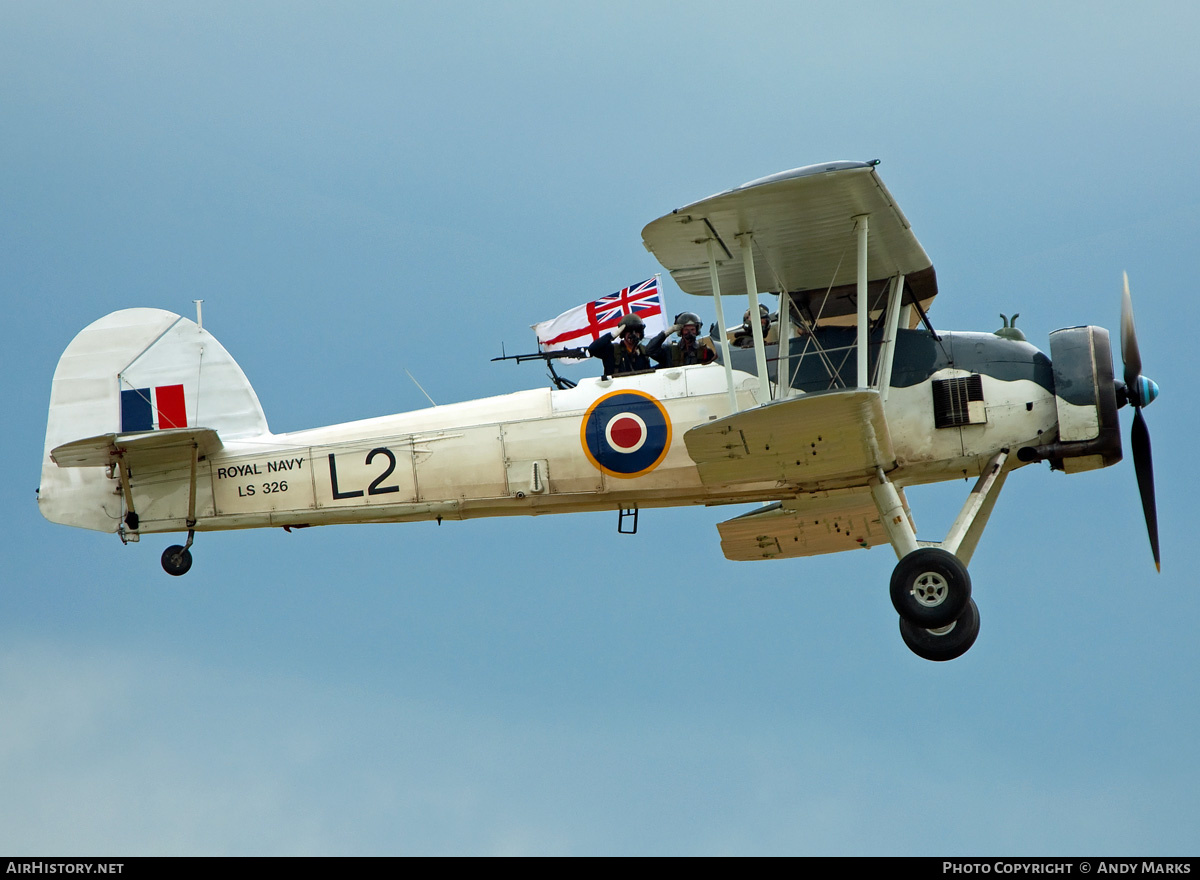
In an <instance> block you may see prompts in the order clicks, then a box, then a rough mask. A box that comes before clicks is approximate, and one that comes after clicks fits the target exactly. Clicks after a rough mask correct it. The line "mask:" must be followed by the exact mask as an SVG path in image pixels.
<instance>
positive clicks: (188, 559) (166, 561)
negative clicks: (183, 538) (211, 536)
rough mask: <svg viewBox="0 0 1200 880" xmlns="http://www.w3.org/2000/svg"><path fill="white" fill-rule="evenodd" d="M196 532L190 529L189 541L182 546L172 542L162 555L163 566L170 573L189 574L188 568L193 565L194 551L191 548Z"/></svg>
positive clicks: (177, 575) (176, 575) (176, 574)
mask: <svg viewBox="0 0 1200 880" xmlns="http://www.w3.org/2000/svg"><path fill="white" fill-rule="evenodd" d="M195 536H196V533H195V531H193V530H192V529H188V536H187V543H186V544H184V545H183V546H182V547H181V546H179V545H178V544H172V545H171V546H170V547H168V548H167V549H166V550H164V551H163V555H162V567H163V571H165V572H166V573H167V574H169V575H174V576H175V577H179V576H180V575H182V574H187V573H188V569H190V568H191V567H192V551H191V550H190V549H189V548H190V547H191V546H192V540H193V539H194V538H195Z"/></svg>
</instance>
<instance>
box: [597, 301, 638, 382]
mask: <svg viewBox="0 0 1200 880" xmlns="http://www.w3.org/2000/svg"><path fill="white" fill-rule="evenodd" d="M645 337H646V325H645V323H643V321H642V319H641V318H639V317H638V316H637V315H626V316H625V317H624V318H622V319H621V322H620V323H619V324H617V341H616V342H614V341H613V335H612V334H611V333H605V334H604V335H603V336H601V337H600V338H599V339H597V340H596V341H595V342H593V343H592V344H591V345H589V346H588V351H589V352H591V354H592V357H598V358H600V360H601V361H603V362H604V375H606V376H621V375H624V374H625V373H637V372H639V371H641V370H649V369H650V358H649V357H647V356H646V346H644V345H642V340H643V339H644V338H645Z"/></svg>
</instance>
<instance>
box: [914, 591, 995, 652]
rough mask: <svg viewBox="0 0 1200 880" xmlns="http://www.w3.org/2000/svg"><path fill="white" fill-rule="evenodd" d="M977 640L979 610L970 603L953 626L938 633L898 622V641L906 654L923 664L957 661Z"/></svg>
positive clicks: (973, 603)
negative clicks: (903, 645)
mask: <svg viewBox="0 0 1200 880" xmlns="http://www.w3.org/2000/svg"><path fill="white" fill-rule="evenodd" d="M978 636H979V609H978V608H977V607H975V600H974V599H968V600H967V607H966V608H965V609H964V610H963V613H962V614H960V615H959V616H958V619H957V620H956V621H954V623H952V624H951V625H950V626H949V627H943V628H942V629H940V630H928V629H922V628H921V627H918V626H913V625H912V624H911V623H909V622H908V621H907V620H905V619H904V618H903V617H902V618H900V638H902V639H904V644H906V645H908V649H909V650H910V651H912V652H913V653H914V654H916V655H917V656H918V657H921V658H922V659H925V660H933V661H935V662H937V661H942V660H953V659H954V658H955V657H961V656H962V655H963V654H965V653H967V651H968V650H970V648H971V646H972V645H973V644H975V639H976V638H978Z"/></svg>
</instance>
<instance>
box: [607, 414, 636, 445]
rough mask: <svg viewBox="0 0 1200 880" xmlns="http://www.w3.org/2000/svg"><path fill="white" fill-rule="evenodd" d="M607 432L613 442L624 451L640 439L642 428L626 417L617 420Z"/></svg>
mask: <svg viewBox="0 0 1200 880" xmlns="http://www.w3.org/2000/svg"><path fill="white" fill-rule="evenodd" d="M609 431H610V433H611V435H612V438H613V442H614V443H616V444H617V445H618V446H623V447H625V448H626V449H628V448H629V447H630V446H632V445H633V444H635V443H637V442H638V441H639V440H641V439H642V426H641V425H639V424H638V423H637V422H635V421H634V420H633V419H631V418H629V417H628V416H625V417H624V418H619V419H617V420H616V421H615V422H614V423H613V426H612V428H610V429H609Z"/></svg>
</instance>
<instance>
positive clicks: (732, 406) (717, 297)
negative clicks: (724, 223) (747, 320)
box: [706, 225, 738, 415]
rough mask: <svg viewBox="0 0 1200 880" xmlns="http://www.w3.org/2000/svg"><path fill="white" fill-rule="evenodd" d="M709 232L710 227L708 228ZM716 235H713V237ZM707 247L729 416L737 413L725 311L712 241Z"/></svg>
mask: <svg viewBox="0 0 1200 880" xmlns="http://www.w3.org/2000/svg"><path fill="white" fill-rule="evenodd" d="M708 228H709V229H710V230H711V229H712V226H711V225H710V226H709V227H708ZM715 234H716V233H714V236H715ZM706 244H707V245H708V274H709V278H710V280H711V282H712V294H713V311H715V312H716V313H717V332H718V333H720V334H721V347H722V348H723V349H724V353H725V356H724V357H723V358H721V361H722V362H723V363H724V364H725V387H726V388H728V389H729V414H730V415H733V414H734V413H736V412H737V411H738V405H737V393H736V392H735V391H734V390H733V364H732V362H731V361H730V356H729V337H728V336H727V335H726V334H725V310H724V309H723V308H721V282H720V280H719V279H718V278H717V255H716V254H715V253H714V252H713V239H712V238H709V239H708V241H707V242H706Z"/></svg>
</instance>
